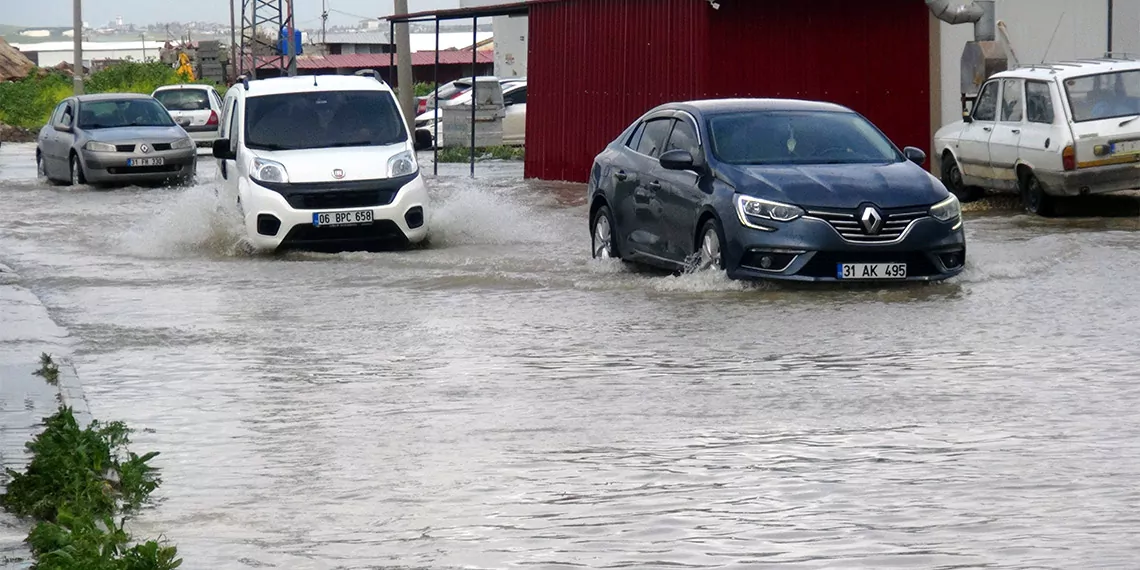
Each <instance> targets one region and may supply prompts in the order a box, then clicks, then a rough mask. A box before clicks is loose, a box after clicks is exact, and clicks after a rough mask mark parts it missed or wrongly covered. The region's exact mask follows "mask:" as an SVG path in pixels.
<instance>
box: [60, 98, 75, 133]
mask: <svg viewBox="0 0 1140 570" xmlns="http://www.w3.org/2000/svg"><path fill="white" fill-rule="evenodd" d="M73 122H75V106H74V105H72V104H71V103H68V104H67V106H66V107H65V108H64V110H63V116H61V117H60V119H59V124H61V125H63V126H65V127H70V126H71V124H72V123H73Z"/></svg>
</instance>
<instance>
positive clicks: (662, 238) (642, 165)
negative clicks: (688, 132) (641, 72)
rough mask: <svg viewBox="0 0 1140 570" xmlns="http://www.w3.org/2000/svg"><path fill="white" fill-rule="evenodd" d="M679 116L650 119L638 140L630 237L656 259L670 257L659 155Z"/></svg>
mask: <svg viewBox="0 0 1140 570" xmlns="http://www.w3.org/2000/svg"><path fill="white" fill-rule="evenodd" d="M675 123H676V119H673V118H672V117H663V118H654V119H651V120H650V121H649V122H648V124H647V125H646V128H645V134H644V135H643V136H642V137H641V140H640V141H639V142H638V147H637V156H636V158H635V160H636V161H637V162H638V164H637V172H638V174H639V178H640V180H639V182H638V184H637V186H636V188H635V190H634V200H633V209H634V218H635V220H636V221H635V224H636V225H637V232H636V233H634V232H631V233H630V240H631V241H633V242H634V244H635V246H636V247H638V248H639V249H641V250H642V251H643V252H644V253H646V254H648V255H650V256H652V257H654V258H657V259H658V260H668V259H669V252H668V238H667V237H666V232H665V228H664V226H663V224H662V220H663V214H664V212H663V204H662V202H661V195H662V188H663V186H662V182H661V175H660V174H661V161H659V160H658V157H659V156H660V155H661V153H662V152H663V151H664V148H665V145H666V143H667V142H668V140H669V136H670V134H671V133H672V131H673V125H674V124H675Z"/></svg>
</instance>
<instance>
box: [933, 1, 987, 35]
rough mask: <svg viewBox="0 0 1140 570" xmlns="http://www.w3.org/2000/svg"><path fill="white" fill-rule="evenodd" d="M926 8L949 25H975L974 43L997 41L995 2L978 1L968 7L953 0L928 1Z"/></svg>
mask: <svg viewBox="0 0 1140 570" xmlns="http://www.w3.org/2000/svg"><path fill="white" fill-rule="evenodd" d="M951 4H953V6H952V5H951ZM926 6H927V7H928V8H930V12H931V13H932V14H934V17H935V18H938V19H939V20H942V21H943V22H946V23H947V24H952V25H956V24H973V25H974V41H977V42H992V41H994V39H995V36H996V30H995V24H996V20H995V18H994V2H993V0H988V1H987V0H977V1H975V2H971V3H970V4H968V5H967V4H960V3H958V2H957V1H954V2H951V0H926Z"/></svg>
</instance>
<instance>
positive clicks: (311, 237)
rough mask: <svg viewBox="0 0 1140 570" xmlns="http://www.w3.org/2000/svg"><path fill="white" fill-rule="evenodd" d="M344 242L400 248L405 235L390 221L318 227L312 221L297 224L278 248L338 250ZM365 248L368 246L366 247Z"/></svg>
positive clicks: (403, 244)
mask: <svg viewBox="0 0 1140 570" xmlns="http://www.w3.org/2000/svg"><path fill="white" fill-rule="evenodd" d="M345 243H353V244H360V245H364V244H370V245H371V246H380V247H384V248H387V247H390V246H394V247H404V246H406V245H407V243H408V238H407V236H405V235H404V232H402V231H400V226H398V225H396V222H393V221H392V220H376V221H375V222H373V223H371V224H364V225H359V226H343V227H337V226H333V227H327V228H318V227H315V226H313V225H312V224H297V225H295V226H293V227H292V229H290V230H289V233H288V234H286V235H285V238H284V239H283V240H282V242H281V248H282V249H308V250H315V251H319V250H322V249H324V247H325V246H327V247H329V248H331V250H333V251H339V250H340V247H341V246H342V245H343V244H345ZM368 249H371V247H369V248H368Z"/></svg>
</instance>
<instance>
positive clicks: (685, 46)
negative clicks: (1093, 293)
mask: <svg viewBox="0 0 1140 570" xmlns="http://www.w3.org/2000/svg"><path fill="white" fill-rule="evenodd" d="M471 4H474V5H471ZM487 4H492V5H487ZM927 4H935V5H938V4H945V5H946V6H945V7H944V9H949V10H957V9H959V8H961V9H962V10H963V13H970V12H973V11H975V10H977V9H979V8H978V6H979V5H980V4H989V5H990V7H991V9H992V12H991V13H990V16H991V18H989V19H988V20H987V21H988V22H989V23H990V24H991V28H994V29H996V28H999V26H996V21H995V18H996V20H997V21H1001V22H1002V23H1003V26H1000V28H1001V29H1004V30H1005V31H1006V32H1007V33H1008V37H1009V39H1010V41H1011V42H1012V46H1013V48H1014V52H1015V53H1016V55H1017V56H1018V58H1019V60H1020V61H1022V62H1023V63H1024V62H1028V61H1032V60H1033V59H1034V58H1036V59H1037V60H1040V59H1041V58H1042V57H1047V58H1048V59H1051V60H1064V59H1074V58H1089V57H1101V56H1103V55H1104V54H1105V52H1106V51H1110V50H1112V51H1131V52H1133V53H1135V52H1140V46H1137V45H1135V44H1137V43H1138V42H1140V40H1138V38H1137V36H1138V34H1140V0H997V1H996V2H994V3H984V2H983V3H977V4H970V3H969V2H966V3H963V2H961V1H960V0H949V1H946V2H939V1H937V0H931V1H930V2H925V1H923V0H877V1H876V2H873V3H868V2H851V1H850V0H816V1H814V2H810V3H809V2H759V1H756V0H529V1H526V2H514V3H506V4H504V3H502V2H494V0H466V1H465V7H464V8H461V9H459V10H445V11H438V12H424V13H419V14H412V15H409V16H408V17H407V19H409V20H413V21H419V22H423V21H425V19H426V18H431V17H435V18H437V19H448V20H454V19H458V18H463V17H466V18H475V17H479V18H507V17H513V18H526V21H527V30H528V33H527V34H526V40H527V42H528V45H527V61H526V68H527V70H526V75H527V76H528V78H529V83H530V90H529V95H528V102H529V103H528V113H527V129H526V130H527V152H526V169H525V171H526V176H527V177H528V178H540V179H551V180H568V181H578V182H584V181H585V180H586V178H587V176H588V174H589V170H590V164H591V161H592V159H593V157H594V156H595V155H596V154H597V153H598V152H599V151H600V150H601V149H602V148H603V147H604V146H605V145H606V144H607V143H609V142H610V141H611V140H612V139H613V137H615V136H616V135H617V134H618V133H619V132H621V130H622V129H623V128H624V127H626V126H627V125H628V124H629V123H630V122H631V121H633V120H634V119H636V118H637V117H638V116H639V115H641V114H642V113H644V112H645V111H647V110H648V109H650V108H652V107H653V106H655V105H657V104H660V103H663V102H666V101H672V100H679V99H695V98H717V97H738V96H746V97H794V98H806V99H822V100H826V101H832V102H836V103H840V104H843V105H847V106H849V107H851V108H853V109H855V110H857V111H859V112H861V113H863V114H864V115H866V116H867V117H868V118H869V119H871V120H872V121H874V122H875V123H876V124H878V125H879V126H880V127H881V128H882V129H883V130H884V131H885V132H886V133H887V135H888V136H890V137H891V138H892V139H893V140H894V141H895V142H896V143H897V144H898V145H899V146H905V145H913V146H918V147H920V148H924V149H926V150H928V151H929V149H930V147H931V137H932V135H933V133H934V131H935V130H937V129H938V127H940V126H942V125H943V124H946V123H948V122H951V121H953V120H957V119H958V118H959V117H960V116H961V112H962V111H961V110H962V105H963V101H962V97H961V95H962V83H963V80H962V75H963V74H962V67H961V62H962V57H963V52H964V50H965V49H966V46H967V43H968V42H971V41H973V40H974V39H975V26H974V25H971V24H972V22H965V23H962V24H957V25H954V24H951V23H948V22H946V21H943V20H940V19H938V18H936V17H935V16H934V14H933V13H932V7H930V6H928V5H927ZM963 4H970V5H969V6H963ZM516 21H519V20H516ZM984 23H985V22H983V24H984ZM1055 30H1056V34H1054V31H1055ZM499 41H500V40H499V38H496V43H497V44H498V43H499ZM986 47H987V49H986V50H982V51H981V54H982V56H983V57H982V58H980V59H978V58H975V59H976V61H973V62H972V64H977V65H981V66H985V65H992V64H993V63H995V60H996V59H1000V60H1002V62H1004V63H1008V60H1010V59H1011V58H1009V57H1008V55H1007V54H1006V50H1005V49H1004V48H1003V49H1000V50H999V51H998V53H997V56H996V57H995V55H994V53H995V46H994V44H993V43H992V42H991V43H989V44H986ZM1047 50H1048V51H1047ZM974 55H978V53H977V52H974ZM966 71H967V75H970V74H971V70H970V69H967V70H966ZM930 166H932V167H933V165H930Z"/></svg>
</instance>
